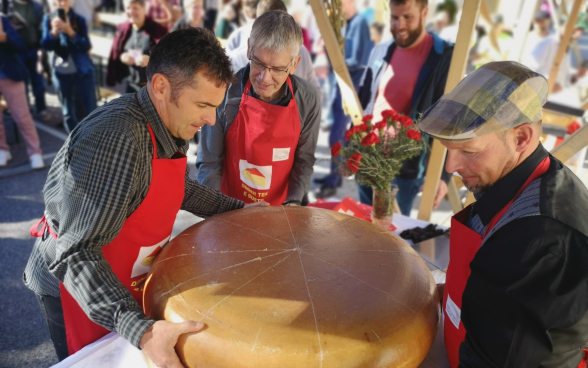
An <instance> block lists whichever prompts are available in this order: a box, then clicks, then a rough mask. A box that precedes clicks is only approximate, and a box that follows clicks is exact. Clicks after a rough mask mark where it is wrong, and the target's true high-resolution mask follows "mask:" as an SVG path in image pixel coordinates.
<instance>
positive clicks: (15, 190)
mask: <svg viewBox="0 0 588 368" xmlns="http://www.w3.org/2000/svg"><path fill="white" fill-rule="evenodd" d="M51 110H52V113H53V118H52V119H51V120H50V121H46V122H43V123H39V122H37V124H38V127H37V130H38V132H39V136H40V139H41V148H42V149H43V153H44V156H45V163H46V167H45V168H44V169H41V170H35V171H33V170H31V168H30V165H29V163H28V156H27V154H26V150H25V146H24V143H23V141H22V137H19V136H18V135H17V134H15V133H16V132H15V129H14V127H15V125H14V123H13V121H12V119H11V118H10V117H9V116H8V115H4V125H5V128H6V132H7V140H8V143H9V144H10V147H11V152H12V155H13V159H12V160H11V161H10V162H9V165H8V166H6V167H3V168H0V209H1V210H0V300H1V302H0V367H3V368H4V367H5V368H17V367H18V368H23V367H27V368H45V367H50V366H52V365H53V364H55V363H57V356H56V355H55V351H54V349H53V345H52V343H51V340H50V337H49V332H48V330H47V327H46V324H45V319H44V318H43V316H42V314H41V310H40V308H39V304H38V303H37V300H36V297H35V295H34V294H33V292H31V291H30V290H29V289H27V288H26V287H25V286H24V284H23V282H22V274H23V271H24V268H25V266H26V262H27V260H28V258H29V255H30V253H31V250H32V248H33V244H34V239H33V238H32V237H31V236H30V233H29V229H30V227H31V226H32V225H33V224H34V223H35V222H36V221H38V220H39V218H41V216H43V210H44V208H45V206H44V204H43V197H42V189H43V185H44V183H45V179H46V178H47V172H48V171H49V165H50V163H51V160H52V158H53V157H54V155H55V153H56V152H57V151H58V150H59V148H60V147H61V145H62V144H63V141H64V138H65V137H67V135H66V134H65V131H64V130H63V127H59V126H58V123H59V121H60V120H61V114H60V112H59V109H56V108H51Z"/></svg>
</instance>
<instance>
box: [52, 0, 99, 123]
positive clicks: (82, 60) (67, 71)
mask: <svg viewBox="0 0 588 368" xmlns="http://www.w3.org/2000/svg"><path fill="white" fill-rule="evenodd" d="M51 6H52V12H51V13H50V14H45V17H44V19H43V39H42V40H41V46H42V47H43V48H44V49H45V50H47V51H50V56H49V57H50V59H51V66H52V67H53V84H54V85H55V88H56V90H57V92H58V95H59V101H60V102H61V110H62V112H63V122H64V126H65V129H66V131H67V132H68V133H70V132H71V131H72V130H73V129H74V128H75V127H76V125H78V121H80V120H82V119H83V118H84V117H86V116H87V115H88V114H90V113H91V112H92V111H94V109H95V108H96V84H95V81H94V65H93V64H92V60H91V59H90V55H89V53H88V51H90V48H91V47H92V45H91V44H90V39H89V38H88V29H87V28H86V21H85V20H84V18H82V17H80V16H79V15H77V14H76V13H75V12H74V11H73V10H72V9H71V3H70V0H53V3H52V4H51ZM62 17H63V18H62ZM77 99H79V102H80V105H81V106H82V107H83V108H84V111H83V113H82V112H81V111H76V100H77Z"/></svg>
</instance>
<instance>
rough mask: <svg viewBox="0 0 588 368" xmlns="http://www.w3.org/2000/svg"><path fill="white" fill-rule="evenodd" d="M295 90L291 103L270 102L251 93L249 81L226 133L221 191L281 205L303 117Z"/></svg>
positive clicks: (239, 197) (238, 197) (251, 199)
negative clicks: (278, 103)
mask: <svg viewBox="0 0 588 368" xmlns="http://www.w3.org/2000/svg"><path fill="white" fill-rule="evenodd" d="M286 82H287V83H288V88H290V92H291V93H292V100H290V103H289V104H288V106H286V107H283V106H277V105H271V104H269V103H267V102H264V101H261V100H258V99H256V98H255V97H252V96H249V90H250V89H251V82H250V81H249V80H248V81H247V84H246V85H245V90H244V91H243V96H242V97H241V103H240V104H239V113H238V114H237V116H236V117H235V120H233V123H232V124H231V127H230V128H229V130H228V131H227V134H226V136H225V160H224V163H223V178H222V182H221V192H223V193H224V194H226V195H228V196H229V197H233V198H237V199H240V200H242V201H244V202H245V203H253V202H259V201H266V202H269V203H270V204H271V205H281V204H282V202H284V201H285V200H286V199H287V198H286V197H287V195H288V178H289V177H290V171H291V170H292V164H293V163H294V153H295V152H296V146H297V145H298V139H299V138H300V117H299V115H298V105H297V104H296V100H295V99H294V91H293V90H292V82H291V81H290V77H288V79H287V80H286Z"/></svg>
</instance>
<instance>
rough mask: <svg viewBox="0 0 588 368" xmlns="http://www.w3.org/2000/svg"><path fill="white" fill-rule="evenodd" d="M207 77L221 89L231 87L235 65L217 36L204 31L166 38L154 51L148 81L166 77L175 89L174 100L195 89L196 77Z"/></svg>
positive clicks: (149, 66)
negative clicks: (201, 75)
mask: <svg viewBox="0 0 588 368" xmlns="http://www.w3.org/2000/svg"><path fill="white" fill-rule="evenodd" d="M198 72H203V73H204V76H206V78H208V79H209V80H211V81H212V82H214V83H216V85H217V86H221V85H228V84H230V83H231V81H232V79H233V72H232V70H231V61H230V60H229V57H228V56H227V54H226V52H225V49H224V48H223V47H222V46H221V44H220V42H219V41H218V40H217V39H216V36H215V35H214V33H212V32H211V31H209V30H207V29H204V28H193V27H189V28H187V29H181V30H177V31H175V32H172V33H168V34H167V35H165V36H164V37H163V38H162V39H161V40H160V41H159V43H158V44H157V45H155V46H154V47H153V49H152V50H151V56H150V58H149V64H147V79H148V80H149V81H150V82H151V78H153V76H154V75H155V74H156V73H160V74H163V75H165V77H166V78H167V79H168V80H169V83H170V85H171V88H172V100H173V101H175V100H176V99H177V94H178V92H179V91H180V90H181V89H182V88H185V87H187V86H191V87H192V88H194V87H195V86H194V85H193V82H194V76H195V75H196V74H197V73H198Z"/></svg>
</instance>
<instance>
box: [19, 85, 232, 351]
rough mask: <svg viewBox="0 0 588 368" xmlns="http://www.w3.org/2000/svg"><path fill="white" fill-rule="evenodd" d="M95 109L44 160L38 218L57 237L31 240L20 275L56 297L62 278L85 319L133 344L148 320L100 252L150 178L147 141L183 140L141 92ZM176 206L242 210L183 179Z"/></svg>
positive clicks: (162, 150) (180, 144)
mask: <svg viewBox="0 0 588 368" xmlns="http://www.w3.org/2000/svg"><path fill="white" fill-rule="evenodd" d="M138 98H139V103H140V104H141V108H139V106H138V105H137V102H136V100H135V95H134V94H128V95H124V96H122V97H121V98H118V99H116V100H114V101H112V102H110V103H109V104H107V105H104V106H102V107H100V108H98V109H96V110H95V111H94V112H93V113H92V114H90V116H88V117H87V118H86V119H85V120H84V121H83V122H82V123H81V124H80V125H79V126H78V127H77V128H76V129H74V131H73V132H72V133H71V135H70V136H69V138H68V139H67V140H66V142H65V144H64V145H63V147H62V148H61V150H60V151H59V153H58V154H57V157H56V158H55V161H54V162H53V164H52V165H51V169H50V170H49V175H48V178H47V182H46V183H45V187H44V189H43V192H44V198H45V215H46V217H47V221H48V223H49V226H50V227H51V229H52V230H53V231H55V233H56V234H58V240H55V239H53V238H52V237H48V238H47V239H46V240H45V241H42V240H41V238H38V239H37V241H36V242H35V246H34V248H33V252H32V254H31V256H30V258H29V261H28V264H27V266H26V269H25V273H24V281H25V284H26V285H27V286H28V287H29V288H30V289H31V290H33V291H34V292H35V293H37V294H41V295H52V296H59V281H61V282H62V283H63V284H64V285H65V287H66V288H67V290H68V291H69V292H70V293H71V294H72V296H73V297H74V298H75V299H76V300H77V301H78V303H79V304H80V306H81V307H82V309H83V310H84V311H85V312H86V314H87V315H88V316H89V318H90V319H91V320H92V321H94V322H96V323H97V324H99V325H101V326H104V327H105V328H107V329H108V330H111V331H116V332H118V333H119V334H120V335H122V336H123V337H124V338H126V339H127V340H129V341H130V342H131V343H132V344H133V345H135V346H138V345H139V341H140V339H141V337H142V336H143V334H144V333H145V331H146V330H147V329H148V328H149V327H150V326H151V325H152V324H153V323H155V321H153V320H150V319H148V318H147V317H146V316H145V315H144V314H143V311H142V310H141V308H140V307H139V305H138V304H137V302H136V301H135V299H134V298H133V297H132V296H131V293H130V292H129V291H128V290H127V289H126V288H125V287H124V286H123V285H122V284H121V283H120V281H119V279H118V278H117V277H116V275H115V274H114V273H113V272H112V269H111V268H110V265H109V264H108V262H107V261H106V260H105V259H104V257H103V255H102V247H103V246H104V245H107V244H109V243H110V242H111V241H112V240H113V239H114V238H115V237H116V236H117V235H118V233H119V232H120V230H121V228H122V226H123V223H124V222H125V220H126V219H127V218H128V217H129V216H130V215H131V214H132V213H133V211H135V210H136V209H137V208H138V207H139V205H140V204H141V202H142V201H143V199H144V198H145V196H146V195H147V191H148V189H149V185H150V183H151V159H152V158H153V144H152V143H151V137H150V135H149V131H148V129H147V121H149V123H150V124H151V128H152V129H153V133H154V135H155V138H156V141H157V153H158V157H159V158H171V157H172V156H173V155H174V154H175V153H176V152H177V151H181V152H183V153H186V151H187V149H188V143H187V142H186V141H184V140H181V139H177V138H174V137H172V136H171V135H170V134H169V132H168V131H167V129H166V127H165V126H164V124H163V122H162V121H161V119H160V118H159V115H158V114H157V111H156V110H155V108H154V106H153V104H152V103H151V100H150V98H149V94H148V93H147V89H146V88H145V87H144V88H143V89H141V91H140V92H139V94H138ZM188 174H189V172H188V168H186V176H185V177H186V182H185V188H186V195H185V197H184V201H183V203H182V209H184V210H186V211H189V212H191V213H193V214H195V215H197V216H200V217H210V216H212V215H215V214H218V213H222V212H226V211H231V210H234V209H238V208H242V207H243V202H241V201H238V200H236V199H233V198H230V197H227V196H225V195H223V194H221V193H219V192H218V191H215V190H212V189H209V188H207V187H205V186H202V185H200V184H198V183H197V182H196V181H193V180H190V179H189V175H188Z"/></svg>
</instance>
